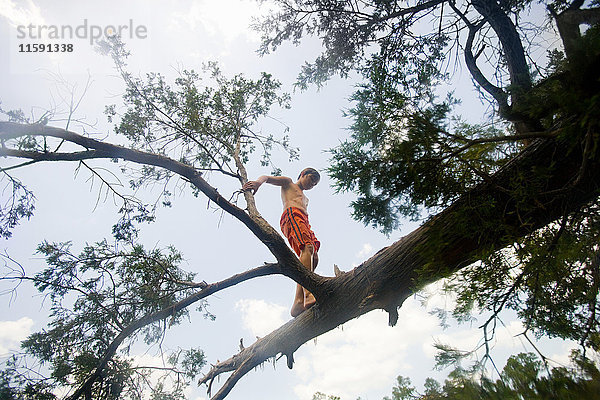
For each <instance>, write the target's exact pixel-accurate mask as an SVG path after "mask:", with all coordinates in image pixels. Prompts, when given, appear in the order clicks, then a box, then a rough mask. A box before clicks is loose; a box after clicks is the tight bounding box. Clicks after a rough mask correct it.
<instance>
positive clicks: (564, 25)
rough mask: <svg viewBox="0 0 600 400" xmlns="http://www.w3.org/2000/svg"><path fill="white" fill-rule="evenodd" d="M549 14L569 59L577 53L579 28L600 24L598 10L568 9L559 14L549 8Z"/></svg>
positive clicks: (599, 11) (599, 9)
mask: <svg viewBox="0 0 600 400" xmlns="http://www.w3.org/2000/svg"><path fill="white" fill-rule="evenodd" d="M550 13H551V14H552V16H553V17H554V20H555V21H556V27H557V28H558V33H559V35H560V38H561V40H562V42H563V47H564V50H565V55H566V56H567V58H571V57H573V56H574V55H575V53H576V52H577V41H578V40H579V39H581V33H580V30H579V26H580V25H582V24H587V25H593V24H597V23H599V22H600V8H587V9H579V8H578V7H577V6H576V7H569V8H567V9H566V10H564V11H563V12H561V13H560V14H557V13H556V11H555V10H554V9H553V8H552V7H550Z"/></svg>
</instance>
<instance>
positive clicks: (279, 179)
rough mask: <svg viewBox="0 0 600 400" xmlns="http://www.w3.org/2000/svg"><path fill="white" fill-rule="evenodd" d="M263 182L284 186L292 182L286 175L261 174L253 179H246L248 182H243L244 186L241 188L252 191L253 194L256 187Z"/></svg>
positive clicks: (256, 189)
mask: <svg viewBox="0 0 600 400" xmlns="http://www.w3.org/2000/svg"><path fill="white" fill-rule="evenodd" d="M265 182H266V183H270V184H271V185H275V186H281V187H285V186H287V185H289V184H290V183H292V180H291V179H290V178H288V177H287V176H268V175H263V176H260V177H259V178H258V179H256V180H255V181H248V182H246V183H244V186H242V190H244V191H246V190H251V191H252V193H253V194H254V193H256V192H257V191H258V188H259V187H260V186H261V185H262V184H263V183H265Z"/></svg>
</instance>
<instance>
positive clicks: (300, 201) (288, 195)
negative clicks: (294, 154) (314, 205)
mask: <svg viewBox="0 0 600 400" xmlns="http://www.w3.org/2000/svg"><path fill="white" fill-rule="evenodd" d="M281 201H282V203H283V209H284V210H287V209H288V208H290V207H296V208H299V209H300V210H302V211H303V212H304V213H305V214H306V215H308V197H306V196H305V195H304V191H303V190H302V189H301V188H300V186H298V185H297V184H295V183H293V182H291V180H290V182H289V184H287V185H285V186H282V187H281Z"/></svg>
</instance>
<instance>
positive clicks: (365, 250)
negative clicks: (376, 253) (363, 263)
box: [356, 243, 373, 259]
mask: <svg viewBox="0 0 600 400" xmlns="http://www.w3.org/2000/svg"><path fill="white" fill-rule="evenodd" d="M372 254H373V246H372V245H371V243H365V244H363V247H362V249H360V251H359V252H358V253H357V254H356V257H357V258H360V259H363V258H366V257H368V256H371V255H372Z"/></svg>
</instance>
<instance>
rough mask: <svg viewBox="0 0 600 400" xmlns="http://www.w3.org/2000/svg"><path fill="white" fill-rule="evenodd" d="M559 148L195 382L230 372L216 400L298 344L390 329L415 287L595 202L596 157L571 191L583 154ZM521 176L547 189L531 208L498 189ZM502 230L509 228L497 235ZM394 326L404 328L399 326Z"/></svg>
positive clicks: (523, 159)
mask: <svg viewBox="0 0 600 400" xmlns="http://www.w3.org/2000/svg"><path fill="white" fill-rule="evenodd" d="M562 145H564V144H563V143H561V142H560V141H557V140H554V139H539V140H537V141H535V142H534V143H533V144H532V145H531V146H529V147H528V148H527V149H526V150H525V151H524V152H523V153H522V154H521V155H520V156H519V157H517V158H516V159H514V160H513V161H512V162H510V163H509V164H508V165H507V166H506V167H505V168H503V169H502V170H500V171H499V172H498V173H496V174H495V175H494V176H493V177H492V181H491V182H486V183H485V184H481V185H479V186H478V187H476V188H474V189H473V190H471V191H470V192H468V193H467V194H465V195H464V196H462V197H461V198H460V199H459V200H457V201H456V202H455V203H454V204H453V205H452V206H451V207H449V208H447V209H446V210H444V211H443V212H442V213H440V214H438V215H436V216H435V217H433V218H431V219H430V220H429V221H428V222H426V223H425V224H424V225H422V226H421V227H420V228H418V229H416V230H415V231H413V232H412V233H410V234H409V235H407V236H405V237H403V238H402V239H400V240H399V241H397V242H396V243H394V244H393V245H391V246H389V247H387V248H385V249H382V250H381V251H379V252H378V253H377V254H376V255H375V256H373V257H371V258H370V259H369V260H367V261H365V262H364V263H363V264H361V265H360V266H359V267H357V268H355V269H354V270H352V271H350V272H346V273H343V274H341V275H340V276H337V277H335V278H326V280H325V281H324V282H322V283H321V285H322V287H323V288H324V290H325V292H326V294H327V297H326V298H325V300H324V301H323V300H322V299H321V300H320V301H319V302H318V304H317V305H316V306H314V307H312V308H311V309H309V310H308V311H306V312H304V313H303V314H301V315H300V316H299V317H297V318H296V319H294V320H292V321H290V322H288V323H286V324H285V325H283V326H282V327H280V328H279V329H277V330H275V331H273V332H272V333H270V334H269V335H267V336H265V337H263V338H260V339H258V340H257V341H256V342H255V343H254V344H253V345H251V346H249V347H247V348H245V349H244V350H242V351H241V352H240V353H238V354H236V355H234V356H233V357H231V358H230V359H228V360H226V361H223V362H221V363H218V364H217V365H214V366H213V367H212V369H211V370H210V371H209V372H208V374H207V375H206V376H205V377H204V378H203V379H202V380H201V381H200V383H206V384H208V385H209V388H212V382H213V380H214V379H215V378H216V377H217V376H219V375H220V374H223V373H227V372H231V371H234V372H233V374H232V375H231V376H230V377H229V378H228V379H227V381H226V382H225V383H224V384H223V386H222V387H221V389H220V390H219V391H218V392H217V393H216V394H215V395H214V396H213V399H214V400H220V399H223V398H225V396H227V394H228V393H229V392H230V391H231V389H232V388H233V386H234V385H235V384H236V382H237V381H238V380H239V378H240V377H241V376H243V375H244V374H245V373H246V372H247V371H249V370H250V369H251V368H253V367H255V366H257V365H259V364H261V363H263V362H265V361H266V360H268V359H269V358H272V357H277V356H278V355H280V354H281V355H285V356H287V357H288V366H289V364H290V362H289V360H292V359H293V358H292V357H293V353H294V352H295V351H296V350H297V349H298V348H299V347H300V346H301V345H302V344H303V343H306V342H307V341H309V340H311V339H313V338H315V337H317V336H319V335H321V334H323V333H325V332H328V331H330V330H332V329H334V328H336V327H337V326H339V325H340V324H343V323H345V322H347V321H349V320H351V319H353V318H356V317H359V316H360V315H363V314H365V313H367V312H369V311H372V310H375V309H383V310H385V311H387V312H388V313H389V314H390V324H391V325H394V324H395V323H396V321H398V313H397V308H398V307H400V306H401V305H402V303H403V302H404V300H405V299H406V298H408V297H409V296H410V295H412V294H413V293H415V292H416V291H417V290H418V289H419V288H421V287H423V286H424V285H426V284H428V283H431V282H434V281H437V280H439V279H441V278H443V277H445V276H448V275H449V274H452V273H453V272H456V271H458V270H459V269H461V268H463V267H465V266H467V265H470V264H471V263H473V262H475V261H477V260H479V259H480V258H481V256H482V254H484V253H486V252H490V251H493V250H497V249H501V248H503V247H505V246H507V245H509V244H511V243H512V242H513V241H514V240H515V239H517V238H519V237H522V236H524V235H527V234H529V233H531V232H534V231H535V230H537V229H539V228H541V227H543V226H545V225H547V224H549V223H551V222H553V221H555V220H556V219H558V218H560V217H562V216H563V215H564V214H565V213H567V212H569V211H572V210H574V209H577V208H579V207H581V206H582V205H585V204H588V203H589V202H590V201H593V200H594V199H595V198H597V196H598V190H599V188H600V169H599V167H600V165H598V164H599V162H598V157H597V156H598V155H599V154H596V161H594V165H593V166H590V167H589V168H587V169H586V172H585V173H584V174H583V175H581V179H579V181H578V182H577V184H576V185H574V186H573V185H571V184H572V182H573V181H574V179H577V178H576V177H578V176H579V175H580V174H579V173H580V166H581V164H582V157H583V151H582V149H580V151H573V152H571V153H570V154H569V155H567V156H565V157H563V156H562V155H563V154H562V153H564V150H563V149H564V147H562ZM596 152H597V153H598V152H599V150H596ZM559 154H561V156H559ZM587 156H589V155H587ZM553 163H556V169H554V171H556V173H555V174H554V175H553V176H552V177H551V178H549V179H547V180H544V181H543V182H541V181H539V179H540V178H537V177H536V173H535V169H536V168H540V167H541V168H543V167H545V166H546V167H547V166H550V165H551V164H553ZM522 175H525V176H527V177H528V179H538V181H537V182H535V184H538V185H541V187H544V188H545V190H544V191H543V192H539V193H537V194H536V195H535V196H533V197H532V198H530V200H531V202H530V203H529V204H519V202H518V200H517V199H515V198H513V197H511V196H510V195H509V194H508V192H506V191H505V190H503V189H502V187H503V186H508V185H509V184H510V182H511V181H512V180H513V179H515V177H516V176H522ZM566 187H569V190H567V191H565V192H561V193H562V194H561V195H559V196H557V195H556V190H559V191H560V190H562V189H564V188H566ZM490 202H493V203H494V206H493V207H490V208H489V209H487V210H482V209H481V207H482V205H484V204H490ZM494 217H495V218H496V220H494V219H493V218H494ZM499 226H505V227H507V229H498V227H499ZM465 227H468V228H469V229H465ZM399 321H400V323H401V319H400V320H399ZM245 371H246V372H245Z"/></svg>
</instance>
